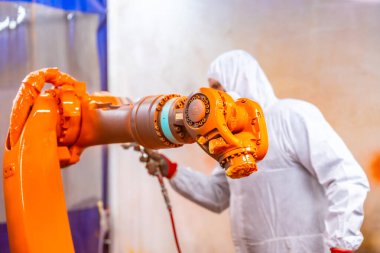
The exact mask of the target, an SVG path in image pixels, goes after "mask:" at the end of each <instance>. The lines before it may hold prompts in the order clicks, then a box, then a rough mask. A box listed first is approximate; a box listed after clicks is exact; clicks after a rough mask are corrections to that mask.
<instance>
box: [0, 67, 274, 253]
mask: <svg viewBox="0 0 380 253" xmlns="http://www.w3.org/2000/svg"><path fill="white" fill-rule="evenodd" d="M45 83H51V84H52V85H53V88H52V89H48V90H46V91H45V92H43V93H42V92H41V91H42V89H43V87H44V85H45ZM194 141H197V142H198V144H199V145H200V146H201V147H202V148H203V150H204V151H205V152H206V153H207V154H209V155H210V156H212V157H213V158H214V159H216V160H217V161H219V163H220V164H221V166H222V167H224V168H225V169H226V174H227V175H228V176H230V177H232V178H240V177H243V176H248V175H249V174H251V173H252V172H254V171H256V170H257V166H256V160H261V159H263V158H264V156H265V154H266V152H267V148H268V139H267V133H266V126H265V120H264V116H263V112H262V110H261V108H260V106H259V105H258V104H257V103H255V102H253V101H251V100H248V99H239V100H238V101H236V102H235V101H233V99H232V98H231V97H230V96H229V95H227V94H226V93H224V92H222V91H217V90H214V89H211V88H201V89H200V90H199V91H198V92H197V93H195V94H193V95H191V96H189V97H185V96H180V95H176V94H170V95H158V96H148V97H144V98H142V99H141V100H140V101H138V102H136V103H135V104H133V103H131V102H130V101H127V100H124V99H121V98H118V97H115V96H112V95H110V94H108V93H97V94H93V95H89V94H87V93H86V89H85V84H84V83H82V82H78V81H76V80H75V79H74V78H72V77H70V76H69V75H67V74H64V73H61V72H60V71H59V70H58V69H56V68H53V69H43V70H40V71H36V72H33V73H31V74H30V75H28V76H27V77H26V78H25V79H24V81H23V83H22V85H21V88H20V90H19V93H18V94H17V96H16V99H15V101H14V106H13V109H12V113H11V120H10V127H9V134H8V138H7V142H6V148H5V154H4V164H3V178H4V195H5V207H6V216H7V225H8V232H9V241H10V247H11V250H12V252H42V253H44V252H73V251H74V248H73V244H72V240H71V233H70V227H69V223H68V218H67V213H66V205H65V199H64V191H63V185H62V181H61V174H60V168H61V167H65V166H68V165H71V164H74V163H76V162H78V161H79V159H80V155H81V153H82V152H83V150H84V149H85V148H87V147H89V146H93V145H99V144H108V143H122V142H137V143H139V144H141V145H144V146H146V147H148V148H156V149H158V148H174V147H179V146H181V145H183V144H187V143H193V142H194Z"/></svg>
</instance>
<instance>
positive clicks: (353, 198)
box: [287, 103, 369, 250]
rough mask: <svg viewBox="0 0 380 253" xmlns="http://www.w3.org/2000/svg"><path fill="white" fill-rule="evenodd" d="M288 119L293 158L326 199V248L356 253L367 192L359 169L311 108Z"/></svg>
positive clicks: (363, 177) (324, 122)
mask: <svg viewBox="0 0 380 253" xmlns="http://www.w3.org/2000/svg"><path fill="white" fill-rule="evenodd" d="M288 119H289V120H288V121H287V128H288V134H289V136H288V137H289V138H290V140H291V142H292V148H291V149H292V150H293V151H294V152H291V153H293V155H294V157H293V158H294V159H295V161H298V162H300V163H301V164H302V165H303V166H304V167H305V168H306V169H307V170H308V171H309V172H310V173H311V174H312V175H313V176H315V177H316V178H317V180H318V182H319V183H320V184H321V185H322V187H323V188H324V191H325V194H326V197H327V203H328V210H327V213H326V218H325V229H326V230H325V237H326V242H327V245H328V246H329V247H330V248H332V247H336V248H343V249H351V250H356V249H357V248H358V247H359V246H360V244H361V243H362V241H363V235H362V233H361V232H360V227H361V225H362V222H363V204H364V200H365V198H366V196H367V193H368V191H369V183H368V179H367V177H366V175H365V173H364V171H363V169H362V168H361V167H360V165H359V164H358V163H357V161H356V160H355V158H354V157H353V155H352V154H351V152H350V151H349V150H348V148H347V147H346V145H345V144H344V142H343V141H342V140H341V138H340V137H339V136H338V135H337V134H336V132H335V131H334V130H333V129H332V127H331V126H330V125H329V124H328V123H327V121H326V120H325V119H324V117H323V115H322V114H321V112H320V111H319V110H318V109H317V108H316V107H314V106H313V105H311V104H308V103H307V104H306V103H305V105H304V107H303V106H302V105H301V106H299V107H298V109H297V110H296V112H295V113H293V114H292V115H289V118H288Z"/></svg>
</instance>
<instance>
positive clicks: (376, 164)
mask: <svg viewBox="0 0 380 253" xmlns="http://www.w3.org/2000/svg"><path fill="white" fill-rule="evenodd" d="M369 168H370V174H371V176H372V178H373V179H374V180H375V181H376V182H377V183H380V152H377V153H375V154H374V155H373V157H372V160H371V162H370V167H369Z"/></svg>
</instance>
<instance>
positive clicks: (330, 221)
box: [147, 50, 369, 253]
mask: <svg viewBox="0 0 380 253" xmlns="http://www.w3.org/2000/svg"><path fill="white" fill-rule="evenodd" d="M208 78H209V84H210V86H211V87H213V88H216V89H223V90H225V91H226V92H228V93H229V94H230V95H231V96H232V97H234V98H235V99H236V98H239V97H245V98H249V99H252V100H254V101H257V102H258V103H259V104H260V105H261V106H262V108H263V110H264V114H265V119H266V124H267V129H268V135H269V150H268V153H267V155H266V157H265V158H264V160H262V161H260V162H259V163H258V168H259V170H258V171H257V172H255V173H253V174H252V175H250V176H249V177H246V178H241V179H230V178H228V177H226V175H225V171H224V170H223V169H222V168H221V167H217V168H215V169H214V171H213V173H212V175H211V176H206V175H204V174H202V173H200V172H197V171H195V170H193V169H191V168H188V167H183V166H180V165H178V166H177V164H176V163H173V162H171V161H170V160H169V159H168V158H166V157H164V156H160V157H157V158H156V159H155V160H151V161H150V162H149V163H148V164H147V168H148V171H149V172H150V173H153V172H154V170H155V169H157V168H158V167H159V168H160V169H161V171H162V173H163V174H164V175H165V176H166V177H168V178H169V179H170V184H171V186H172V187H173V189H174V190H175V191H177V192H178V193H179V194H181V195H182V196H184V197H185V198H187V199H189V200H191V201H193V202H195V203H197V204H199V205H201V206H203V207H205V208H207V209H209V210H211V211H214V212H217V213H220V212H222V211H223V210H225V209H227V208H228V207H229V212H230V220H231V226H232V237H233V242H234V245H235V250H236V252H238V253H248V252H251V253H286V252H291V253H307V252H310V253H325V252H333V253H338V252H352V251H353V250H356V249H357V248H358V247H359V246H360V244H361V243H362V240H363V236H362V234H361V232H360V227H361V225H362V222H363V203H364V200H365V198H366V196H367V193H368V190H369V184H368V179H367V177H366V175H365V173H364V172H363V170H362V168H361V167H360V165H359V164H358V163H357V161H356V160H355V158H354V157H353V156H352V154H351V152H350V151H349V150H348V148H347V147H346V145H345V144H344V143H343V141H342V140H341V138H340V137H339V136H338V135H337V133H336V132H335V131H334V130H333V129H332V127H331V126H330V125H329V124H328V122H327V121H326V119H325V118H324V117H323V115H322V114H321V112H320V111H319V110H318V108H316V107H315V106H314V105H312V104H310V103H308V102H305V101H301V100H295V99H278V98H277V97H276V95H275V94H274V92H273V89H272V86H271V84H270V83H269V81H268V79H267V77H266V76H265V74H264V72H263V70H262V69H261V68H260V66H259V64H258V63H257V61H256V60H255V59H254V58H253V57H252V56H251V55H249V54H248V53H247V52H245V51H241V50H235V51H230V52H227V53H224V54H222V55H221V56H219V57H218V58H217V59H216V60H215V61H214V62H213V63H212V64H211V66H210V69H209V72H208Z"/></svg>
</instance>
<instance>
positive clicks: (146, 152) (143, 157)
mask: <svg viewBox="0 0 380 253" xmlns="http://www.w3.org/2000/svg"><path fill="white" fill-rule="evenodd" d="M121 146H122V147H123V148H124V149H129V148H133V150H134V151H137V152H140V162H143V163H148V162H149V160H150V159H153V158H152V156H158V155H159V153H158V151H155V150H152V149H148V148H145V147H143V146H141V145H138V144H137V143H125V144H122V145H121ZM154 176H156V177H157V179H158V182H159V184H160V187H161V193H162V197H163V198H164V201H165V204H166V208H167V209H168V212H169V216H170V221H171V224H172V230H173V236H174V240H175V244H176V247H177V251H178V253H181V247H180V245H179V241H178V236H177V231H176V228H175V222H174V217H173V211H172V205H171V203H170V198H169V194H168V190H167V188H166V185H165V182H164V178H163V176H162V173H161V170H160V169H159V168H158V167H157V169H156V170H155V171H154Z"/></svg>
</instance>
